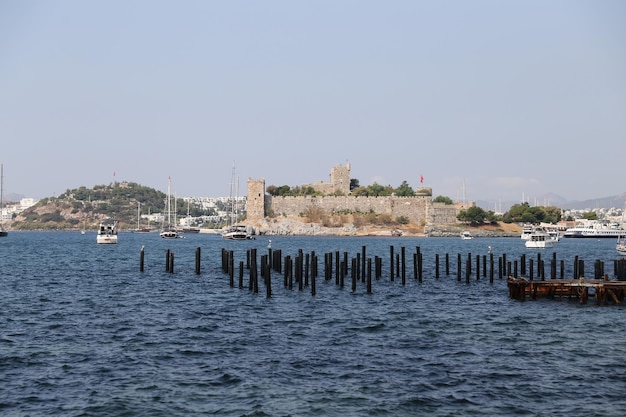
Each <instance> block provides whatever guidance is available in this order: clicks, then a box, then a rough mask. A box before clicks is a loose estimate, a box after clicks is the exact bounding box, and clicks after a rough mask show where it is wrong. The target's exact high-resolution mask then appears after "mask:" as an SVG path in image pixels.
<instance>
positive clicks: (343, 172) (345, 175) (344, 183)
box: [330, 163, 350, 195]
mask: <svg viewBox="0 0 626 417" xmlns="http://www.w3.org/2000/svg"><path fill="white" fill-rule="evenodd" d="M330 185H331V188H332V191H331V192H334V191H339V192H341V193H343V194H344V195H349V194H350V163H347V164H346V166H345V167H344V166H342V165H336V166H334V167H333V168H332V169H331V170H330Z"/></svg>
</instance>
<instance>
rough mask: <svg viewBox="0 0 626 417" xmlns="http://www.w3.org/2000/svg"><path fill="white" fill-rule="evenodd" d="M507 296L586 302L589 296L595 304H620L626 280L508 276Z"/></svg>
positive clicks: (522, 299)
mask: <svg viewBox="0 0 626 417" xmlns="http://www.w3.org/2000/svg"><path fill="white" fill-rule="evenodd" d="M507 284H508V286H509V296H510V298H512V299H515V300H520V301H524V300H526V296H528V298H529V299H531V300H535V299H537V297H548V298H554V297H559V298H560V297H568V298H578V299H579V301H580V303H581V304H586V303H587V301H588V299H589V297H593V298H595V299H596V304H607V303H609V302H613V303H615V304H621V303H623V302H624V295H625V294H626V281H610V280H608V279H585V278H580V279H569V280H568V279H550V280H546V281H543V280H541V281H535V280H528V279H525V278H523V277H522V278H515V277H509V278H508V280H507Z"/></svg>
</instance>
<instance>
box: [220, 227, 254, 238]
mask: <svg viewBox="0 0 626 417" xmlns="http://www.w3.org/2000/svg"><path fill="white" fill-rule="evenodd" d="M222 237H223V238H224V239H228V240H249V239H252V236H250V234H249V233H248V231H247V230H246V226H244V225H242V224H235V225H232V226H230V227H227V228H226V229H224V231H223V232H222Z"/></svg>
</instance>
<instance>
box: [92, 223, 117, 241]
mask: <svg viewBox="0 0 626 417" xmlns="http://www.w3.org/2000/svg"><path fill="white" fill-rule="evenodd" d="M96 243H99V244H115V243H117V222H116V221H105V222H102V223H100V227H99V228H98V234H97V236H96Z"/></svg>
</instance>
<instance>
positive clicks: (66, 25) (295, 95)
mask: <svg viewBox="0 0 626 417" xmlns="http://www.w3.org/2000/svg"><path fill="white" fill-rule="evenodd" d="M625 22H626V1H623V0H614V1H608V0H588V1H579V0H563V1H560V0H550V1H544V0H540V1H533V0H529V1H500V0H491V1H482V0H472V1H464V0H463V1H461V0H458V1H453V0H451V1H445V0H442V1H418V0H396V1H394V0H391V1H367V0H350V1H348V0H328V1H325V0H311V1H297V0H284V1H271V0H269V1H230V0H229V1H210V0H201V1H190V0H184V1H153V0H145V1H143V0H136V1H132V0H130V1H121V0H119V1H118V0H113V1H99V2H98V1H80V0H55V1H47V0H41V1H28V0H25V1H24V0H2V1H0V138H1V145H0V161H1V162H2V163H3V164H4V177H5V193H17V194H22V195H24V196H27V197H35V198H42V197H47V196H52V195H59V194H60V193H62V192H64V191H65V190H67V189H72V188H77V187H79V186H81V185H84V186H87V187H92V186H94V185H97V184H109V183H111V182H112V181H124V180H126V181H133V182H137V183H139V184H142V185H146V186H150V187H155V188H157V189H160V190H162V191H166V190H167V179H168V177H169V176H171V178H172V190H173V192H175V193H176V195H177V196H179V197H182V196H192V195H194V196H225V195H228V194H229V189H230V178H231V167H232V164H233V161H235V163H236V165H237V172H238V176H239V182H240V189H241V190H245V184H246V180H247V178H248V177H251V178H265V180H266V184H267V185H271V184H273V185H278V186H279V185H289V186H296V185H301V184H304V183H311V182H315V181H317V180H324V181H327V180H328V178H329V173H330V168H331V167H332V166H334V165H337V164H345V163H346V162H350V163H351V165H352V178H357V179H358V180H359V181H360V183H361V185H370V184H373V183H374V182H377V183H378V184H381V185H392V186H394V187H397V186H399V185H400V184H401V183H402V181H404V180H406V181H408V183H409V185H411V186H413V187H417V186H419V185H420V183H419V178H420V175H423V176H424V184H423V185H424V186H429V187H432V188H433V194H434V195H435V196H436V195H445V196H449V197H450V198H452V199H453V200H456V199H461V198H462V197H463V189H464V190H465V197H466V198H467V199H469V200H477V199H492V200H499V199H501V200H521V199H522V196H525V197H526V198H536V197H539V198H541V196H543V195H544V194H546V193H550V192H552V193H556V194H559V195H561V196H563V197H564V198H566V199H569V200H583V199H593V198H600V197H606V196H612V195H618V194H620V193H622V192H624V191H626V184H625V183H624V176H623V174H622V173H623V170H624V155H625V152H624V151H625V150H626V23H625ZM114 173H115V177H114V176H113V174H114Z"/></svg>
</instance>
